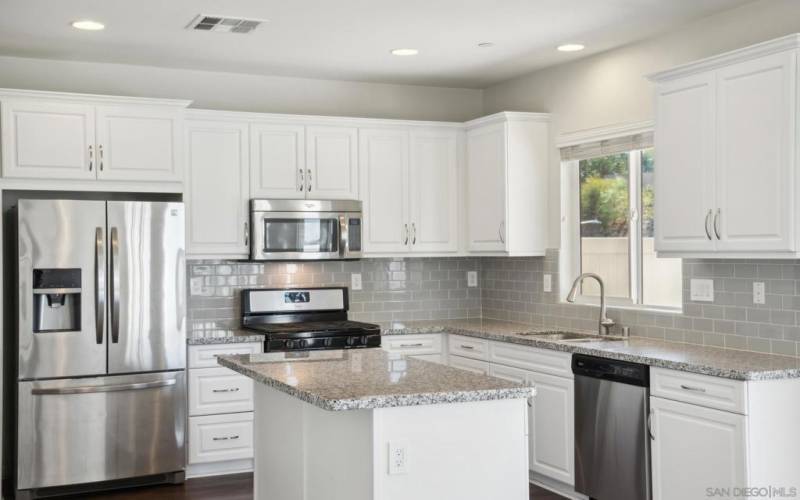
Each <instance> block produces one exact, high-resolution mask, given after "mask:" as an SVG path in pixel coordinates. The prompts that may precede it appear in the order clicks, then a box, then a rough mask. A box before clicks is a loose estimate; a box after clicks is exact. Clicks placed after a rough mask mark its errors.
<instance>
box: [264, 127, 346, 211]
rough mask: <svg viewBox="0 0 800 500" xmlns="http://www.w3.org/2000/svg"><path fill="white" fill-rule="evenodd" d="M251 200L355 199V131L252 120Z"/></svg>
mask: <svg viewBox="0 0 800 500" xmlns="http://www.w3.org/2000/svg"><path fill="white" fill-rule="evenodd" d="M250 139H251V140H250V142H251V146H250V147H251V156H252V168H251V177H252V179H253V184H252V186H251V190H250V194H251V195H252V197H253V198H289V199H294V198H308V199H321V200H333V199H345V200H354V199H358V129H356V128H354V127H346V126H335V125H326V126H315V125H309V126H306V125H303V124H296V123H286V122H284V123H280V122H275V123H254V124H253V125H252V126H251V130H250Z"/></svg>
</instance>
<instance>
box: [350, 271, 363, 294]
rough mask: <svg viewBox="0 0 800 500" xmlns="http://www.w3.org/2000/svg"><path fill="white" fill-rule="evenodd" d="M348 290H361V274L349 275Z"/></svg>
mask: <svg viewBox="0 0 800 500" xmlns="http://www.w3.org/2000/svg"><path fill="white" fill-rule="evenodd" d="M350 289H351V290H361V273H353V274H351V275H350Z"/></svg>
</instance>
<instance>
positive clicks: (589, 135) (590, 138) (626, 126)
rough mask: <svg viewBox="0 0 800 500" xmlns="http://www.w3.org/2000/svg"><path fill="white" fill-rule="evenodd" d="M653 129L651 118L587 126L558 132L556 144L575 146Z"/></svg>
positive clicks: (564, 146)
mask: <svg viewBox="0 0 800 500" xmlns="http://www.w3.org/2000/svg"><path fill="white" fill-rule="evenodd" d="M654 129H655V122H653V121H652V120H648V121H642V122H633V123H619V124H615V125H606V126H603V127H595V128H587V129H583V130H576V131H574V132H566V133H563V134H559V136H558V139H557V140H556V146H557V147H558V148H566V147H569V146H577V145H579V144H586V143H589V142H598V141H607V140H610V139H617V138H619V137H626V136H630V135H637V134H644V133H647V132H652V131H653V130H654Z"/></svg>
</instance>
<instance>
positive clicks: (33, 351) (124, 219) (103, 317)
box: [16, 199, 186, 497]
mask: <svg viewBox="0 0 800 500" xmlns="http://www.w3.org/2000/svg"><path fill="white" fill-rule="evenodd" d="M17 231H18V238H17V244H18V248H17V250H18V255H17V257H18V261H19V264H18V275H17V284H18V297H17V305H18V360H17V362H18V370H17V376H18V379H17V389H18V392H17V402H18V411H17V456H16V458H17V467H16V470H17V472H16V480H17V487H16V489H17V490H18V491H17V493H18V495H19V496H20V497H29V496H31V495H32V494H34V493H35V490H37V489H39V488H49V487H54V486H68V485H84V484H86V483H96V482H101V481H109V480H117V479H128V478H144V477H155V476H159V475H164V477H165V478H169V479H167V480H178V481H180V480H182V479H183V474H182V471H183V470H184V464H185V458H184V433H185V420H186V409H185V408H186V402H185V399H186V388H185V372H184V368H185V363H186V360H185V358H186V326H185V322H186V319H185V317H186V314H185V285H184V284H185V275H184V273H185V255H184V212H183V204H182V203H165V202H128V201H93V200H80V201H78V200H26V199H23V200H19V203H18V207H17ZM45 491H46V490H45Z"/></svg>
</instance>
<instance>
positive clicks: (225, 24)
mask: <svg viewBox="0 0 800 500" xmlns="http://www.w3.org/2000/svg"><path fill="white" fill-rule="evenodd" d="M264 22H266V20H264V19H240V18H236V17H223V16H208V15H205V14H200V15H199V16H197V17H195V18H194V19H192V22H191V23H189V25H188V26H187V27H186V29H190V30H200V31H219V32H223V33H250V32H251V31H253V30H254V29H256V28H257V27H258V25H259V24H261V23H264Z"/></svg>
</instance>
